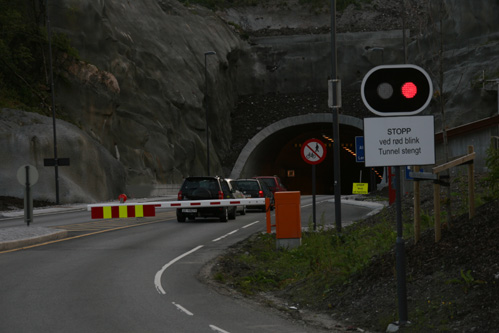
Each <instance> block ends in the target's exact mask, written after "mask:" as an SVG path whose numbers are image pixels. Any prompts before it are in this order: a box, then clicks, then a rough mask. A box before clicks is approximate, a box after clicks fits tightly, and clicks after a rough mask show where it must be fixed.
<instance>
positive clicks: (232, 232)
mask: <svg viewBox="0 0 499 333" xmlns="http://www.w3.org/2000/svg"><path fill="white" fill-rule="evenodd" d="M238 231H239V229H236V230H233V231H231V232H229V233H228V234H225V235H223V236H221V237H218V238H215V239H214V240H212V242H218V241H219V240H221V239H224V238H225V237H227V236H230V235H232V234H234V233H236V232H238Z"/></svg>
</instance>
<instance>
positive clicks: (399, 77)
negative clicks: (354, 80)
mask: <svg viewBox="0 0 499 333" xmlns="http://www.w3.org/2000/svg"><path fill="white" fill-rule="evenodd" d="M361 95H362V101H363V102H364V104H365V106H366V107H367V108H368V109H369V110H370V111H371V112H373V113H375V114H377V115H380V116H409V115H414V114H417V113H419V112H421V111H422V110H423V109H424V108H426V107H427V106H428V104H429V103H430V101H431V97H432V95H433V85H432V83H431V79H430V77H429V75H428V73H426V72H425V71H424V70H423V69H422V68H421V67H418V66H415V65H408V64H405V65H383V66H378V67H375V68H373V69H371V70H370V71H369V72H368V73H367V74H366V76H364V79H363V80H362V86H361Z"/></svg>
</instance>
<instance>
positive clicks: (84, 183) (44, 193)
mask: <svg viewBox="0 0 499 333" xmlns="http://www.w3.org/2000/svg"><path fill="white" fill-rule="evenodd" d="M56 123H57V127H56V128H57V144H58V147H59V148H58V154H57V156H58V158H69V160H70V166H60V167H59V168H58V170H59V171H58V173H59V196H60V201H61V202H95V201H103V200H108V199H109V198H117V197H118V195H119V194H120V193H122V192H123V191H124V190H125V185H126V172H125V169H124V167H123V165H122V164H121V163H119V161H118V160H117V159H116V158H115V157H113V156H112V155H111V154H109V152H108V151H106V150H105V149H104V148H103V147H102V146H100V145H97V144H96V142H95V140H94V139H92V138H91V137H90V136H88V135H87V134H86V133H85V132H83V131H82V130H80V129H79V128H78V127H76V126H74V125H72V124H69V123H67V122H65V121H62V120H57V121H56ZM0 142H2V170H6V171H5V172H4V171H2V172H1V173H0V183H1V184H2V195H5V196H12V197H23V196H24V187H23V186H22V185H21V184H20V183H19V182H18V180H17V178H16V173H17V170H18V169H19V167H21V166H23V165H26V164H30V165H32V166H34V167H35V168H36V169H37V171H38V174H39V180H38V182H37V183H36V184H34V185H33V187H32V193H33V198H34V199H38V200H44V201H49V202H55V172H54V167H44V162H43V160H44V159H45V158H53V157H54V148H53V147H54V143H53V142H54V140H53V126H52V118H49V117H45V116H41V115H38V114H35V113H27V112H24V111H19V110H8V109H3V110H2V112H1V113H0ZM7 170H8V171H7Z"/></svg>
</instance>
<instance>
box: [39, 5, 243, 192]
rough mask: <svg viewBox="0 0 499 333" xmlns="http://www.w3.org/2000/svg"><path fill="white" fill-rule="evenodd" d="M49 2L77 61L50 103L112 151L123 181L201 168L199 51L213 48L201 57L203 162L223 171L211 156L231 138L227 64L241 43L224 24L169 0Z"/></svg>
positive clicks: (155, 179) (232, 95) (171, 177)
mask: <svg viewBox="0 0 499 333" xmlns="http://www.w3.org/2000/svg"><path fill="white" fill-rule="evenodd" d="M49 3H51V5H50V11H51V15H52V22H53V25H54V30H56V31H62V32H64V33H66V34H68V35H69V36H70V38H71V39H72V42H73V45H74V47H75V48H76V49H78V51H79V53H80V56H81V59H82V60H83V63H79V64H72V66H71V67H70V69H73V70H70V69H68V70H67V71H66V72H65V73H63V74H64V77H65V82H64V83H62V82H60V83H59V84H58V85H57V86H56V88H57V103H58V104H59V105H60V107H61V108H62V109H63V111H65V112H67V113H68V114H69V115H70V117H71V119H72V120H73V121H74V122H75V123H77V124H79V126H81V128H82V129H83V130H84V131H86V132H87V133H89V134H91V135H92V136H93V137H94V138H95V139H96V140H97V141H98V142H99V143H100V144H102V145H103V146H104V147H105V148H106V149H107V150H108V151H109V152H110V153H112V154H113V155H115V154H116V151H118V152H119V157H120V162H121V163H122V164H123V165H124V166H125V169H126V172H127V183H128V184H129V185H140V184H155V183H179V182H180V181H181V180H182V178H183V177H184V176H187V175H193V174H204V173H205V170H206V131H205V126H206V125H205V124H206V122H205V108H204V102H205V94H204V88H205V56H204V53H205V52H206V51H215V52H216V53H217V54H216V55H211V56H208V57H207V59H206V61H207V66H206V68H207V83H208V85H207V86H208V96H209V97H210V98H209V99H208V102H209V104H208V106H209V123H210V132H211V147H210V151H211V152H210V153H211V154H210V160H211V163H210V164H211V170H212V171H213V172H217V173H219V172H220V171H221V170H222V167H221V165H220V159H219V157H218V156H219V154H220V153H221V152H223V151H224V150H226V149H227V147H228V146H229V145H230V138H231V132H230V112H231V110H232V108H233V105H234V103H235V100H236V98H237V92H236V90H235V84H234V82H235V80H236V71H235V66H233V62H235V61H237V59H238V50H240V49H241V48H244V47H245V45H246V44H245V43H243V42H242V41H241V40H240V39H239V37H238V36H237V35H236V34H235V33H234V32H233V31H232V29H231V28H230V27H228V26H227V25H226V24H225V23H224V22H222V21H221V20H220V19H219V18H218V17H216V16H215V15H214V14H213V13H212V12H210V11H208V10H206V9H203V8H199V7H190V8H188V7H184V6H183V5H181V4H180V3H179V2H177V1H173V0H161V1H154V0H142V1H128V2H123V1H98V2H96V1H78V2H76V3H75V2H73V1H66V0H59V1H51V2H49ZM88 64H92V65H95V68H93V67H92V66H91V65H88ZM95 69H97V72H96V71H95Z"/></svg>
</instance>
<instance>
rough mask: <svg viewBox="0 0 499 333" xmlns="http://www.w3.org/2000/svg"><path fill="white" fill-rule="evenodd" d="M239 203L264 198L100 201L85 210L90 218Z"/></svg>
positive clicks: (257, 202) (260, 201)
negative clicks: (159, 209) (143, 201)
mask: <svg viewBox="0 0 499 333" xmlns="http://www.w3.org/2000/svg"><path fill="white" fill-rule="evenodd" d="M241 205H245V206H260V205H265V198H249V199H220V200H181V201H157V202H147V203H127V204H119V203H116V204H102V203H101V204H92V205H87V210H89V211H91V212H92V219H109V218H125V217H149V216H156V207H158V208H187V207H190V208H198V207H225V206H241Z"/></svg>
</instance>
